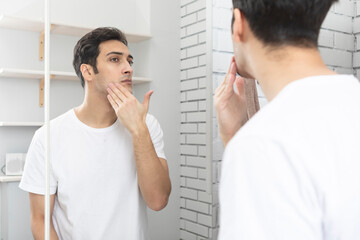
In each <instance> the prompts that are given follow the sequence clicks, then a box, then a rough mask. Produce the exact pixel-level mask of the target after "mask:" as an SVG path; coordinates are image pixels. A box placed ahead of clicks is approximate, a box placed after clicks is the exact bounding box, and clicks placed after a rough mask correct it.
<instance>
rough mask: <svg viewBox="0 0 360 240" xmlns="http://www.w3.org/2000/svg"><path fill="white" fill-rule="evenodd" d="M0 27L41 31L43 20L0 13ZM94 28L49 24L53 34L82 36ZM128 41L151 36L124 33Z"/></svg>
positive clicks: (138, 40)
mask: <svg viewBox="0 0 360 240" xmlns="http://www.w3.org/2000/svg"><path fill="white" fill-rule="evenodd" d="M0 27H2V28H10V29H17V30H26V31H33V32H41V31H42V30H43V29H44V23H43V21H40V20H39V21H37V20H30V19H24V18H19V17H14V16H8V15H0ZM93 29H94V28H89V27H82V26H69V25H64V24H57V23H53V24H51V32H52V33H54V34H64V35H72V36H83V35H85V34H86V33H88V32H90V31H91V30H93ZM125 35H126V38H127V40H128V42H141V41H145V40H148V39H150V38H151V36H150V35H140V34H134V33H129V32H126V33H125Z"/></svg>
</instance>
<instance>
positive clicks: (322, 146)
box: [219, 75, 360, 240]
mask: <svg viewBox="0 0 360 240" xmlns="http://www.w3.org/2000/svg"><path fill="white" fill-rule="evenodd" d="M219 191H220V233H219V234H220V236H219V239H220V240H235V239H245V240H250V239H251V240H255V239H256V240H261V239H274V240H290V239H291V240H305V239H306V240H320V239H321V240H323V239H327V240H359V239H360V84H359V80H358V79H356V78H354V77H353V76H350V75H332V76H316V77H309V78H305V79H300V80H297V81H295V82H292V83H290V84H288V85H287V86H286V87H285V88H284V89H283V90H282V91H281V92H280V93H279V94H278V95H277V96H276V97H275V98H274V99H273V100H272V101H271V102H270V103H269V104H267V105H266V106H265V107H264V108H262V109H261V110H260V111H259V112H258V113H257V114H256V115H255V116H254V117H253V118H252V119H251V120H250V121H249V122H247V123H246V124H245V126H243V127H242V128H241V129H240V130H239V131H238V132H237V133H236V135H235V136H234V137H233V138H232V139H231V141H230V142H229V143H228V145H227V147H226V149H225V152H224V156H223V162H222V172H221V181H220V187H219Z"/></svg>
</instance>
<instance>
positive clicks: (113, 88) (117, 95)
mask: <svg viewBox="0 0 360 240" xmlns="http://www.w3.org/2000/svg"><path fill="white" fill-rule="evenodd" d="M109 88H110V90H111V92H109V90H108V92H109V93H113V94H115V96H113V95H112V97H113V98H114V99H115V100H116V98H119V99H120V100H121V101H123V102H124V101H126V96H125V95H124V93H123V92H122V91H121V90H120V89H119V88H118V87H117V86H116V85H114V84H112V83H110V84H109Z"/></svg>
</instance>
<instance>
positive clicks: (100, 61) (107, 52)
mask: <svg viewBox="0 0 360 240" xmlns="http://www.w3.org/2000/svg"><path fill="white" fill-rule="evenodd" d="M132 63H133V57H132V56H131V55H130V53H129V49H128V48H127V46H126V45H125V44H123V43H122V42H120V41H117V40H109V41H106V42H102V43H101V44H100V45H99V56H98V57H97V59H96V65H97V70H98V73H97V74H96V75H95V79H94V80H95V81H94V86H95V88H96V89H97V90H99V91H100V92H104V93H106V94H107V91H106V89H107V88H108V85H109V83H120V84H121V85H123V86H124V87H126V88H127V89H128V90H129V91H130V92H132V75H133V69H132V67H131V66H132Z"/></svg>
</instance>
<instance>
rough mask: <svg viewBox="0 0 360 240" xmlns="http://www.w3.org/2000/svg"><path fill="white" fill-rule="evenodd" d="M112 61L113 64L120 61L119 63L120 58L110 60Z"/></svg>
mask: <svg viewBox="0 0 360 240" xmlns="http://www.w3.org/2000/svg"><path fill="white" fill-rule="evenodd" d="M110 61H111V62H118V61H119V58H110Z"/></svg>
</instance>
